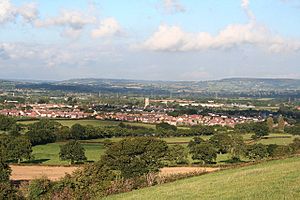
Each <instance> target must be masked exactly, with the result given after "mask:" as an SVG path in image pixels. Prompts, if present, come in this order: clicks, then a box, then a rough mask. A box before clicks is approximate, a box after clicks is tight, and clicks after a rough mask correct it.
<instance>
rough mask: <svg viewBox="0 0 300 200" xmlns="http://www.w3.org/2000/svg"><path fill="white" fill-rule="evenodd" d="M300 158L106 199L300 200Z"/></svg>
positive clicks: (177, 182)
mask: <svg viewBox="0 0 300 200" xmlns="http://www.w3.org/2000/svg"><path fill="white" fill-rule="evenodd" d="M299 183H300V157H295V158H289V159H285V160H277V161H269V162H265V163H261V164H258V165H253V166H248V167H242V168H236V169H229V170H224V171H219V172H215V173H211V174H207V175H203V176H198V177H193V178H187V179H184V180H179V181H176V182H173V183H168V184H163V185H158V186H154V187H150V188H145V189H141V190H136V191H133V192H129V193H124V194H119V195H115V196H110V197H107V198H106V199H107V200H117V199H122V200H123V199H125V200H126V199H132V200H133V199H134V200H137V199H157V200H160V199H161V200H163V199H172V200H173V199H216V200H217V199H218V200H219V199H230V200H231V199H270V200H271V199H272V200H276V199H289V200H293V199H300V185H299Z"/></svg>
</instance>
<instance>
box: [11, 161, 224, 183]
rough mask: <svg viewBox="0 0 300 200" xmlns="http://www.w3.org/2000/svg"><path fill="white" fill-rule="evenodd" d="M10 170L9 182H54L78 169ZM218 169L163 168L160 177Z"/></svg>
mask: <svg viewBox="0 0 300 200" xmlns="http://www.w3.org/2000/svg"><path fill="white" fill-rule="evenodd" d="M10 167H11V169H12V174H11V177H10V178H11V180H15V181H20V180H32V179H35V178H41V177H43V176H45V177H47V178H48V179H50V180H52V181H55V180H58V179H60V178H62V177H64V176H65V175H66V174H71V173H72V172H74V171H75V170H76V169H78V167H63V166H61V167H57V166H37V165H35V166H21V165H11V166H10ZM219 169H220V168H213V167H164V168H162V169H161V171H160V175H162V176H168V175H174V174H186V173H193V172H198V173H201V172H213V171H217V170H219Z"/></svg>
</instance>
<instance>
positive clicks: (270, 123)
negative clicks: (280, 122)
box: [267, 117, 274, 133]
mask: <svg viewBox="0 0 300 200" xmlns="http://www.w3.org/2000/svg"><path fill="white" fill-rule="evenodd" d="M267 126H268V128H269V132H270V133H272V132H273V129H274V120H273V117H268V118H267Z"/></svg>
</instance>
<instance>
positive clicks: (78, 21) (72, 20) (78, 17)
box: [35, 10, 97, 38]
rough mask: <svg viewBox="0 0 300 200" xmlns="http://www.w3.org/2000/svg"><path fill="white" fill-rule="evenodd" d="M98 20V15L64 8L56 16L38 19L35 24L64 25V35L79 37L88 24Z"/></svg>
mask: <svg viewBox="0 0 300 200" xmlns="http://www.w3.org/2000/svg"><path fill="white" fill-rule="evenodd" d="M96 21H97V19H96V17H94V16H90V15H88V14H84V13H83V12H80V11H67V10H64V11H62V12H61V13H60V14H59V15H58V16H56V17H50V18H47V19H45V20H37V21H36V22H35V25H36V26H37V27H50V26H60V27H64V28H65V29H64V32H63V33H62V35H63V36H67V37H72V38H74V37H78V36H79V35H80V34H81V32H82V30H83V29H84V28H85V27H86V26H87V25H90V24H95V23H96Z"/></svg>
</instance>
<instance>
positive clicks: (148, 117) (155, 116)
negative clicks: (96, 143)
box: [96, 112, 260, 127]
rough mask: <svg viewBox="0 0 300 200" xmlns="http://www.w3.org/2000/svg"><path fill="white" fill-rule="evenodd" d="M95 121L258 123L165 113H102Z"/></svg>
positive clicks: (213, 116) (226, 118)
mask: <svg viewBox="0 0 300 200" xmlns="http://www.w3.org/2000/svg"><path fill="white" fill-rule="evenodd" d="M96 118H97V119H102V120H119V121H129V122H142V123H150V124H157V123H161V122H166V123H169V124H171V125H175V126H195V125H200V124H201V125H208V126H213V125H220V126H229V127H234V126H235V125H236V124H241V123H245V122H251V121H252V122H257V121H260V119H258V118H253V117H243V116H240V117H228V116H219V115H214V114H209V115H208V116H203V115H182V116H178V117H173V116H169V115H167V114H166V113H138V114H132V113H113V112H111V113H103V114H98V115H97V116H96Z"/></svg>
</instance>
